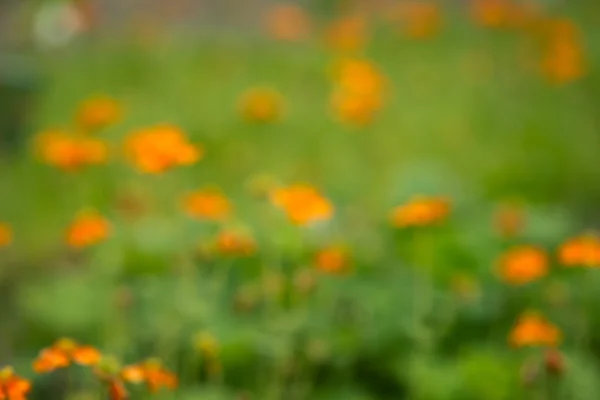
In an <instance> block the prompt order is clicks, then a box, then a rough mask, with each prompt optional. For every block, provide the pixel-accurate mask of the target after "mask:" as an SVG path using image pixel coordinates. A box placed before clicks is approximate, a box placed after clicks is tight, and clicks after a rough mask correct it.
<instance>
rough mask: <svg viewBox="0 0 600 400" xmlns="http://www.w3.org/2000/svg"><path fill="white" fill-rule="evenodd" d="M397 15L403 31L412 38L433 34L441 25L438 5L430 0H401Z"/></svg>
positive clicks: (424, 37)
mask: <svg viewBox="0 0 600 400" xmlns="http://www.w3.org/2000/svg"><path fill="white" fill-rule="evenodd" d="M399 17H400V20H401V22H402V25H403V30H404V32H405V33H406V35H407V36H409V37H411V38H413V39H427V38H430V37H432V36H435V35H436V34H437V33H438V32H439V30H440V27H441V25H442V15H441V11H440V7H439V6H438V5H437V4H436V3H434V2H430V1H424V2H423V1H417V0H407V1H403V2H402V3H401V4H400V10H399Z"/></svg>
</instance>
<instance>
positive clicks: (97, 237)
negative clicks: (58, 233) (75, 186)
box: [66, 210, 110, 248]
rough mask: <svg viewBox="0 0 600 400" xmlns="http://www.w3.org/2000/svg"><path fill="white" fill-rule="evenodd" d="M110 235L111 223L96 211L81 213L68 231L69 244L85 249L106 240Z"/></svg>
mask: <svg viewBox="0 0 600 400" xmlns="http://www.w3.org/2000/svg"><path fill="white" fill-rule="evenodd" d="M109 233H110V223H109V222H108V220H106V219H105V218H104V217H102V216H101V215H100V214H99V213H98V212H97V211H95V210H86V211H83V212H81V213H80V214H79V215H78V216H77V217H76V218H75V220H74V221H73V222H72V223H71V226H70V227H69V229H68V230H67V238H66V240H67V243H68V244H69V246H71V247H75V248H83V247H88V246H92V245H95V244H97V243H100V242H102V241H103V240H105V239H106V238H107V237H108V235H109Z"/></svg>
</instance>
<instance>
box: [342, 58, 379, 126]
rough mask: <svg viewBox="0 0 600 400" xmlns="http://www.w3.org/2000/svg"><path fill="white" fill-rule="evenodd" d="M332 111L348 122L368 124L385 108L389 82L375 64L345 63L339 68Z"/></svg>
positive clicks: (352, 60) (353, 61)
mask: <svg viewBox="0 0 600 400" xmlns="http://www.w3.org/2000/svg"><path fill="white" fill-rule="evenodd" d="M335 78H336V79H335V83H336V89H335V90H334V92H333V97H332V103H331V105H332V108H333V110H334V112H335V113H336V115H337V116H338V117H339V118H340V119H341V120H342V121H344V122H348V123H351V124H354V125H366V124H368V123H369V122H371V121H372V119H373V116H374V115H375V113H376V112H377V111H379V110H380V109H381V108H382V105H383V95H384V92H385V86H386V83H387V82H386V80H385V78H384V76H383V74H382V73H381V72H380V71H379V70H378V68H377V67H376V66H375V65H374V64H373V63H371V62H369V61H367V60H361V59H351V60H345V61H343V62H342V63H340V65H339V67H338V68H337V73H336V77H335Z"/></svg>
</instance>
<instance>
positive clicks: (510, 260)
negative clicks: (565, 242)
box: [498, 246, 548, 285]
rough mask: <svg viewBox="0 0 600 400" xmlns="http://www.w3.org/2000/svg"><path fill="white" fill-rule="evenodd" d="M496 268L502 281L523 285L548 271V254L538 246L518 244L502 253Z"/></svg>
mask: <svg viewBox="0 0 600 400" xmlns="http://www.w3.org/2000/svg"><path fill="white" fill-rule="evenodd" d="M498 268H499V271H498V272H499V274H500V277H501V278H502V279H503V280H504V281H506V282H507V283H509V284H511V285H523V284H526V283H529V282H532V281H535V280H537V279H540V278H542V277H543V276H545V275H546V274H547V273H548V256H547V254H546V252H545V251H544V250H542V249H540V248H538V247H534V246H518V247H515V248H513V249H511V250H509V251H508V252H506V253H505V254H503V255H502V257H501V258H500V262H499V265H498Z"/></svg>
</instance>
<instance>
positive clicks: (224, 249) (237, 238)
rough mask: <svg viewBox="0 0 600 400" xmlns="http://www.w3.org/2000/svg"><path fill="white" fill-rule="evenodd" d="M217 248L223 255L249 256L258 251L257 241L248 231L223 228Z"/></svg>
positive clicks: (218, 238)
mask: <svg viewBox="0 0 600 400" xmlns="http://www.w3.org/2000/svg"><path fill="white" fill-rule="evenodd" d="M217 250H218V251H219V253H221V254H223V255H233V256H249V255H252V254H254V252H255V251H256V242H255V241H254V238H252V236H250V235H249V234H247V233H242V232H239V231H235V230H223V231H221V232H219V235H218V237H217Z"/></svg>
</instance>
